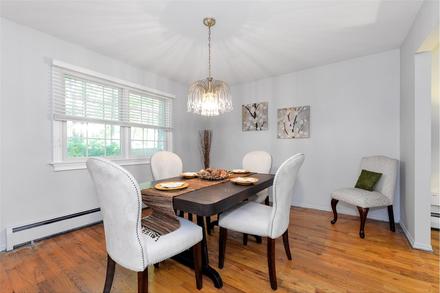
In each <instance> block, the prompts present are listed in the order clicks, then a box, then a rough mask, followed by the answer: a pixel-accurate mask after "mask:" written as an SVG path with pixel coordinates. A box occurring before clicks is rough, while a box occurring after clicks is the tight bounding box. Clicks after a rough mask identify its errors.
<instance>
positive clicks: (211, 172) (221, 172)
mask: <svg viewBox="0 0 440 293" xmlns="http://www.w3.org/2000/svg"><path fill="white" fill-rule="evenodd" d="M198 176H199V178H201V179H205V180H224V179H226V178H228V177H229V172H228V171H227V170H225V169H216V168H207V169H202V170H200V171H199V173H198Z"/></svg>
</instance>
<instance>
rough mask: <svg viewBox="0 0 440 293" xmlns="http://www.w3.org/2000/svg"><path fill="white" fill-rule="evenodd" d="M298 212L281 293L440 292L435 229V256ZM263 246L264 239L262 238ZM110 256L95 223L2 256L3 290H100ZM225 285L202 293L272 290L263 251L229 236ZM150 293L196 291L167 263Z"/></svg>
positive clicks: (122, 272) (153, 277)
mask: <svg viewBox="0 0 440 293" xmlns="http://www.w3.org/2000/svg"><path fill="white" fill-rule="evenodd" d="M331 219H332V214H331V213H329V212H322V211H316V210H310V209H302V208H294V209H292V212H291V222H290V227H289V240H290V245H291V251H292V257H293V260H292V261H288V260H287V257H286V254H285V252H284V248H283V243H282V241H281V240H279V241H277V242H276V256H275V257H276V268H277V276H278V290H277V291H276V292H399V293H400V292H412V293H413V292H439V232H438V231H433V232H432V238H433V243H432V244H433V248H434V253H428V252H423V251H417V250H412V249H411V248H410V246H409V244H408V242H407V240H406V239H405V237H404V235H403V233H402V232H401V230H400V228H398V229H397V231H396V233H392V232H390V231H389V227H388V223H385V222H378V221H372V220H367V225H366V228H365V232H366V236H365V239H360V238H359V235H358V232H359V218H358V217H351V216H345V215H339V219H338V222H337V223H336V224H335V225H331V224H330V220H331ZM218 236H219V230H218V228H215V231H214V233H213V235H212V236H208V245H209V253H210V262H211V264H212V265H213V266H214V267H217V257H218V254H217V253H218ZM263 242H264V240H263ZM105 268H106V251H105V243H104V234H103V227H102V225H95V226H91V227H88V228H84V229H81V230H77V231H74V232H70V233H67V234H64V235H60V236H57V237H53V238H51V239H47V240H43V241H41V242H38V243H37V244H36V245H34V246H29V247H23V248H20V249H18V250H16V251H13V252H10V253H0V292H1V293H3V292H62V293H69V292H102V289H103V285H104V279H105ZM220 273H221V275H222V278H223V282H224V287H223V288H222V289H221V290H217V289H215V288H214V287H213V285H212V283H211V281H210V280H209V279H207V278H204V280H203V289H202V290H201V291H200V292H273V291H272V290H271V289H270V284H269V280H268V273H267V264H266V245H265V243H263V244H257V243H256V242H255V239H254V238H253V237H249V242H248V245H247V246H243V245H242V235H241V234H238V233H234V232H232V231H230V232H229V233H228V244H227V250H226V259H225V264H224V268H223V269H222V270H220ZM136 277H137V276H136V273H134V272H131V271H129V270H126V269H124V268H122V267H120V266H118V265H117V266H116V274H115V279H114V283H113V288H112V289H113V290H112V292H137V291H136V290H137V289H136V288H137V280H136ZM149 282H150V284H149V290H150V292H198V291H197V290H196V288H195V282H194V273H193V271H191V270H190V269H188V268H186V267H184V266H182V265H180V264H178V263H176V262H175V261H172V260H168V261H165V262H163V263H161V265H160V268H159V269H154V268H153V267H152V266H151V267H150V268H149Z"/></svg>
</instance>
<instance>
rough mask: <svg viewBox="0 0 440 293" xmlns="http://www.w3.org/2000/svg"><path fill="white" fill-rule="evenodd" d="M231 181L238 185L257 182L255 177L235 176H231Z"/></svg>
mask: <svg viewBox="0 0 440 293" xmlns="http://www.w3.org/2000/svg"><path fill="white" fill-rule="evenodd" d="M231 182H234V183H236V184H240V185H251V184H255V183H257V182H258V178H255V177H236V178H232V179H231Z"/></svg>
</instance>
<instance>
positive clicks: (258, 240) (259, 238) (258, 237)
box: [254, 235, 263, 244]
mask: <svg viewBox="0 0 440 293" xmlns="http://www.w3.org/2000/svg"><path fill="white" fill-rule="evenodd" d="M254 236H255V241H257V243H258V244H261V243H263V239H261V236H257V235H254Z"/></svg>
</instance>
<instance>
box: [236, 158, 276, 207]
mask: <svg viewBox="0 0 440 293" xmlns="http://www.w3.org/2000/svg"><path fill="white" fill-rule="evenodd" d="M242 166H243V169H245V170H248V171H251V172H255V173H263V174H269V173H270V168H271V167H272V157H271V155H270V154H269V153H268V152H265V151H252V152H249V153H247V154H246V155H244V157H243V162H242ZM249 200H253V201H255V202H258V203H263V202H264V203H265V204H266V205H269V189H265V190H262V191H260V192H258V193H257V194H256V195H255V196H253V197H251V198H250V199H249Z"/></svg>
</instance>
